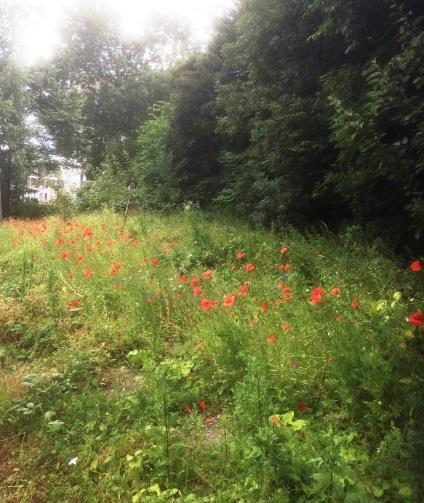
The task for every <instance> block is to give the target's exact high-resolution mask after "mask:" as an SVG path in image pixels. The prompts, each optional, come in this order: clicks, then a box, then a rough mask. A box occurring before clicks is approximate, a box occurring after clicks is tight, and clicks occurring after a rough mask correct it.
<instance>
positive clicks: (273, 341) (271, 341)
mask: <svg viewBox="0 0 424 503" xmlns="http://www.w3.org/2000/svg"><path fill="white" fill-rule="evenodd" d="M266 342H267V343H268V344H269V345H270V346H275V344H276V343H277V336H276V335H270V336H269V337H268V338H267V340H266Z"/></svg>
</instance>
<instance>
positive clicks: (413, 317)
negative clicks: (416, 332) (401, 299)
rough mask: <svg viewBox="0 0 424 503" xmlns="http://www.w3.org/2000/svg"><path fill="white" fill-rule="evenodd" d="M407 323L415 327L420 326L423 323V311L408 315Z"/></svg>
mask: <svg viewBox="0 0 424 503" xmlns="http://www.w3.org/2000/svg"><path fill="white" fill-rule="evenodd" d="M408 323H409V324H410V325H414V326H416V327H422V326H423V325H424V313H423V312H422V311H416V312H415V313H412V314H410V315H409V317H408Z"/></svg>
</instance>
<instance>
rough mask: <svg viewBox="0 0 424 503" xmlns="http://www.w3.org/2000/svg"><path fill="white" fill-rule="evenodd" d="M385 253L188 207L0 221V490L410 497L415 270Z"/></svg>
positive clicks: (419, 352) (416, 346) (418, 276)
mask: <svg viewBox="0 0 424 503" xmlns="http://www.w3.org/2000/svg"><path fill="white" fill-rule="evenodd" d="M388 255H389V254H383V253H382V252H381V250H379V249H378V248H377V247H376V246H372V245H370V244H367V243H364V242H363V241H362V240H361V239H360V238H359V237H357V236H356V235H355V232H353V231H351V232H347V233H345V234H344V235H342V236H334V235H330V234H326V235H313V236H312V235H310V236H308V235H301V234H299V233H298V232H296V231H294V230H292V229H286V230H285V231H284V232H283V233H282V234H281V235H275V234H271V233H268V232H261V231H253V230H249V229H248V228H247V227H245V226H243V225H242V224H240V223H237V222H231V221H228V220H224V219H219V218H216V217H215V218H214V219H211V218H210V217H209V216H207V215H204V214H201V213H198V212H196V211H186V212H183V213H180V214H175V215H172V216H168V217H161V216H156V215H150V214H142V215H133V216H130V217H128V219H127V220H126V221H125V220H124V219H123V217H120V216H116V215H114V214H111V213H102V214H95V215H91V216H81V217H76V218H73V219H70V220H64V219H61V218H53V217H50V218H48V219H42V220H36V221H10V222H8V223H5V224H4V225H3V226H2V227H1V228H0V363H1V370H0V434H1V440H0V480H2V482H1V484H0V500H1V501H4V502H20V503H21V502H22V503H28V502H58V503H59V502H60V503H71V502H87V503H91V502H131V503H136V502H144V501H146V502H148V501H152V502H156V501H181V502H187V503H188V502H196V503H197V502H199V503H200V502H222V503H227V502H229V503H231V502H270V503H271V502H272V503H284V502H306V501H312V502H352V503H353V502H358V503H359V502H390V503H392V502H418V501H421V498H422V497H423V494H424V492H423V490H424V489H423V482H422V459H423V456H424V430H423V421H422V419H423V412H424V405H423V404H424V402H423V393H422V390H423V384H424V383H423V377H424V350H423V338H424V337H423V331H422V327H421V328H420V327H419V326H418V325H417V324H415V325H414V324H411V322H409V323H408V317H410V315H411V314H412V313H414V312H417V311H419V310H420V309H421V310H422V308H423V272H422V271H417V272H413V271H411V270H410V269H409V268H408V264H403V263H396V262H394V261H393V260H392V259H389V258H387V256H388ZM413 258H414V259H415V258H416V257H413ZM411 259H412V258H411Z"/></svg>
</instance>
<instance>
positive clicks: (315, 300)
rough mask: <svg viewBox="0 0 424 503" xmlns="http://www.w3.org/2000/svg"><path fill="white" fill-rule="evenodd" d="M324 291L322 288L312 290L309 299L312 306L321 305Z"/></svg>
mask: <svg viewBox="0 0 424 503" xmlns="http://www.w3.org/2000/svg"><path fill="white" fill-rule="evenodd" d="M324 295H325V291H324V290H323V289H322V288H319V287H318V288H314V289H313V290H312V292H311V295H310V297H309V299H310V301H311V302H312V304H321V303H322V302H324Z"/></svg>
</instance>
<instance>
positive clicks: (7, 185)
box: [0, 166, 11, 218]
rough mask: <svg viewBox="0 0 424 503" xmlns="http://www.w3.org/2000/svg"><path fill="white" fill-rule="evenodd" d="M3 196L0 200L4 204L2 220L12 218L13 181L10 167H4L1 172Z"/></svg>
mask: <svg viewBox="0 0 424 503" xmlns="http://www.w3.org/2000/svg"><path fill="white" fill-rule="evenodd" d="M0 184H1V190H0V192H1V195H0V199H1V202H2V218H7V217H9V216H10V212H11V194H10V189H11V180H10V168H9V167H8V166H6V167H3V169H2V170H1V178H0Z"/></svg>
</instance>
